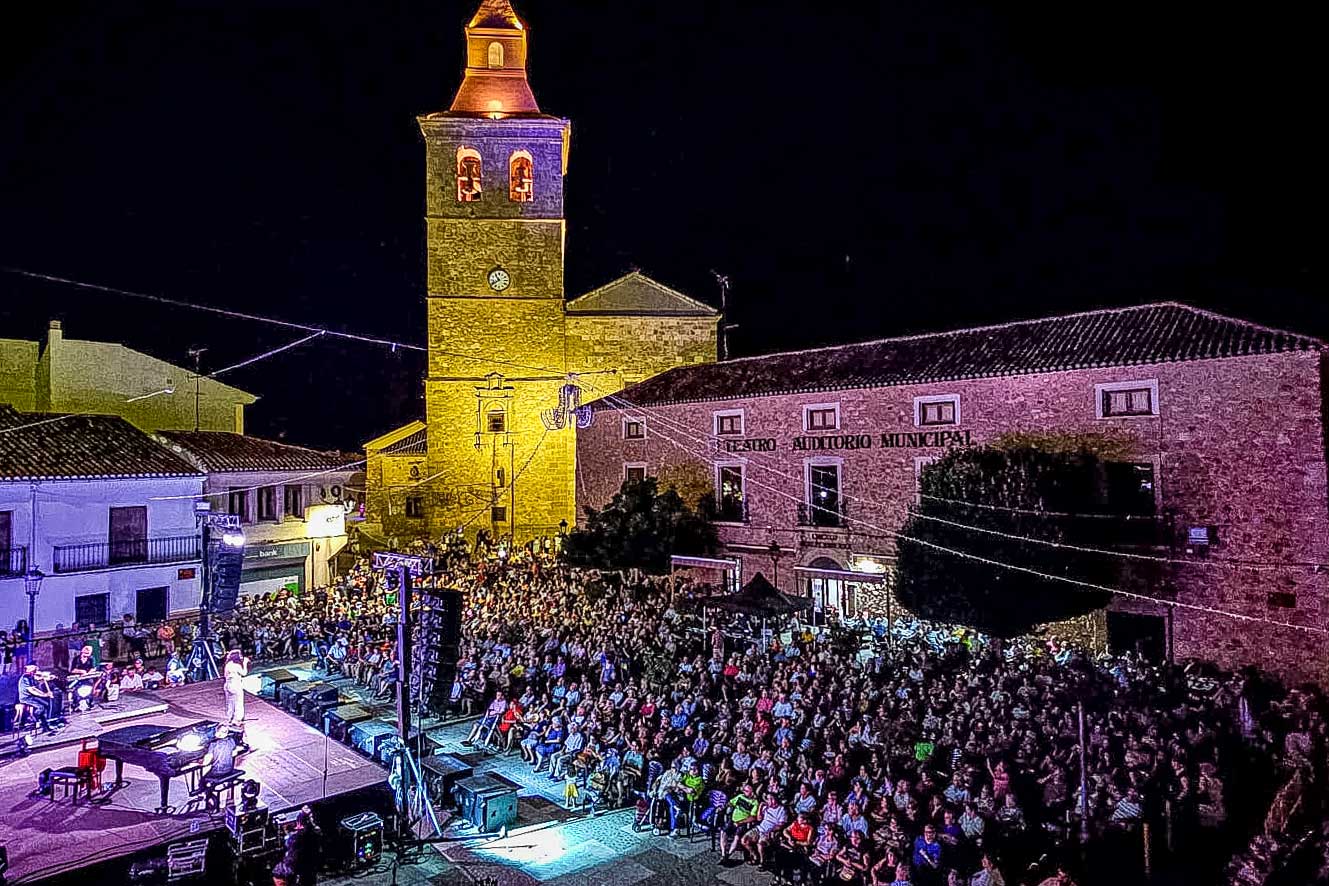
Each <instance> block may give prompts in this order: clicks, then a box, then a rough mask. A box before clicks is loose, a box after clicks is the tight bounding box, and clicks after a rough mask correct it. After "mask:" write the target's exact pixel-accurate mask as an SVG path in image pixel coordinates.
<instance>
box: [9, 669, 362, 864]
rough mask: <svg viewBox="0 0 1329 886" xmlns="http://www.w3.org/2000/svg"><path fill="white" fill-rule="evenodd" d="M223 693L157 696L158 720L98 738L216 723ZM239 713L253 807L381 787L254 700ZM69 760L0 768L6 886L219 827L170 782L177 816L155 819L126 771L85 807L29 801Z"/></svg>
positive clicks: (317, 735) (38, 755)
mask: <svg viewBox="0 0 1329 886" xmlns="http://www.w3.org/2000/svg"><path fill="white" fill-rule="evenodd" d="M221 685H222V684H221V681H220V680H217V681H211V682H208V683H196V684H193V685H191V686H185V687H182V688H180V689H176V690H172V691H170V692H167V693H162V694H160V695H157V696H155V697H156V698H157V699H159V700H160V701H161V702H164V703H165V704H166V706H167V708H166V710H165V712H162V713H152V714H146V715H143V716H139V717H134V718H133V719H121V720H118V721H117V722H114V723H108V724H107V725H106V727H105V729H114V728H118V727H120V726H125V725H130V724H138V723H152V724H160V725H162V726H167V727H173V726H184V725H186V724H189V723H193V722H197V721H199V720H218V719H220V718H221V717H222V716H223V711H224V710H225V704H224V700H223V698H222V689H221ZM245 714H246V716H245V735H246V739H247V740H248V742H249V744H250V746H251V747H252V750H251V751H250V752H249V753H248V754H246V755H244V756H242V757H241V758H239V760H238V766H239V767H240V768H241V769H243V770H244V772H245V775H246V777H249V778H253V779H255V780H257V781H258V782H259V784H260V785H261V786H262V792H261V795H260V801H261V802H262V803H263V804H265V805H266V806H267V807H268V808H269V809H272V810H273V811H283V810H287V809H291V808H294V807H297V806H300V805H301V804H304V803H311V802H315V801H318V800H321V799H323V798H325V797H331V796H336V795H338V794H344V793H348V792H350V791H355V790H359V789H361V788H366V787H370V786H372V785H376V784H381V783H383V782H384V781H385V780H386V778H387V772H386V770H384V769H383V767H381V766H379V765H378V764H376V763H374V762H372V761H370V760H368V759H366V758H365V757H363V756H361V755H360V754H358V753H356V752H355V751H354V750H352V749H351V748H349V747H347V746H345V745H343V744H341V743H339V742H336V741H332V740H330V739H328V738H327V737H326V736H324V735H323V733H322V732H320V731H319V730H317V729H315V728H314V727H312V726H308V725H306V724H304V723H302V722H301V721H299V720H298V719H296V718H295V717H293V716H291V715H290V714H287V713H286V712H284V711H282V710H281V709H280V708H277V707H274V706H272V705H270V704H268V703H267V702H265V701H263V700H262V699H259V698H258V697H256V696H254V695H252V694H247V695H246V698H245ZM103 731H104V730H103ZM77 757H78V749H77V747H74V746H62V747H57V748H48V749H34V751H33V753H32V754H31V755H30V756H27V757H9V758H7V759H5V760H3V761H0V845H4V846H6V847H7V848H8V850H9V873H8V874H7V875H6V876H7V877H8V878H9V879H8V880H6V882H9V883H23V882H30V881H33V880H37V879H40V878H43V877H48V876H51V875H53V874H57V873H60V872H63V871H67V870H71V869H74V868H79V867H82V866H84V865H87V864H91V863H93V862H97V861H102V860H105V859H108V858H114V857H117V856H120V855H128V854H130V853H133V852H136V851H138V850H140V849H144V848H147V847H149V846H152V845H154V844H157V843H162V842H166V841H170V840H173V839H176V838H180V837H188V836H189V835H190V834H191V833H201V832H203V831H208V830H212V829H213V828H214V827H219V826H221V824H222V819H223V817H224V816H223V814H222V813H218V814H217V815H212V816H210V815H208V814H207V813H206V812H204V811H203V810H202V809H201V808H196V807H189V808H188V809H187V810H186V806H187V804H188V802H189V798H188V796H187V788H186V786H185V781H184V779H183V778H175V779H172V780H171V794H170V803H171V804H172V805H173V806H175V807H176V810H177V811H176V812H174V813H168V814H166V815H157V814H156V813H154V812H153V810H154V809H155V808H156V807H157V804H158V803H159V802H160V788H159V787H158V782H157V778H156V776H154V775H152V774H150V773H148V772H146V771H144V770H142V769H140V768H138V767H136V766H125V781H126V784H125V786H124V787H122V788H120V789H119V790H116V791H114V792H112V793H111V794H109V795H105V796H103V797H98V798H96V799H97V801H98V802H97V803H96V804H94V805H89V804H88V802H87V800H86V799H84V800H81V801H80V803H79V805H78V806H74V805H73V804H72V802H71V801H70V800H63V801H60V802H53V801H51V800H49V799H47V798H45V797H35V798H34V797H29V796H28V794H29V793H30V792H31V791H32V790H33V788H35V787H36V785H37V775H38V773H40V772H41V771H42V770H43V769H47V768H58V767H61V766H72V765H74V764H75V762H76V761H77ZM105 777H106V778H107V780H108V783H109V781H110V780H112V779H114V777H115V764H114V763H113V762H112V763H108V764H107V770H106V772H105Z"/></svg>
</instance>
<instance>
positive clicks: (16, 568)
mask: <svg viewBox="0 0 1329 886" xmlns="http://www.w3.org/2000/svg"><path fill="white" fill-rule="evenodd" d="M27 571H28V549H27V548H25V547H24V546H23V545H13V546H12V547H8V548H0V578H13V577H14V576H16V575H22V574H23V573H25V572H27Z"/></svg>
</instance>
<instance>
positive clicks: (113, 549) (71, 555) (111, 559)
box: [52, 535, 199, 573]
mask: <svg viewBox="0 0 1329 886" xmlns="http://www.w3.org/2000/svg"><path fill="white" fill-rule="evenodd" d="M197 559H199V541H198V536H197V535H173V536H167V537H165V538H138V539H132V540H130V541H116V542H92V543H89V544H81V545H56V546H55V551H54V555H53V556H52V565H53V568H54V570H55V571H56V572H59V573H67V572H89V571H91V570H94V569H113V568H115V567H118V566H148V565H161V564H167V563H188V562H190V561H191V560H197Z"/></svg>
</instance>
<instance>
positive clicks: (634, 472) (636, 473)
mask: <svg viewBox="0 0 1329 886" xmlns="http://www.w3.org/2000/svg"><path fill="white" fill-rule="evenodd" d="M645 479H646V465H644V464H629V465H623V482H624V483H640V482H641V481H642V480H645Z"/></svg>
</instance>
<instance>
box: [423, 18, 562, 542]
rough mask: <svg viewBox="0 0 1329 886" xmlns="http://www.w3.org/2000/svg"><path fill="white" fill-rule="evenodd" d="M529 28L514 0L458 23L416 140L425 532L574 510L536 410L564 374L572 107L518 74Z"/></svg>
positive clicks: (548, 521)
mask: <svg viewBox="0 0 1329 886" xmlns="http://www.w3.org/2000/svg"><path fill="white" fill-rule="evenodd" d="M527 46H528V43H527V30H526V27H525V25H524V24H523V23H522V21H521V19H519V18H518V17H517V14H516V12H515V11H514V10H513V8H512V5H511V3H510V2H508V0H483V2H482V3H481V4H480V8H479V10H478V11H477V12H476V13H475V15H474V16H473V17H472V18H471V21H470V23H469V24H468V25H467V26H466V72H465V76H464V79H463V80H462V83H461V87H460V88H459V89H458V90H457V94H456V97H455V98H454V99H453V102H452V105H451V107H450V108H449V109H448V110H446V111H442V112H437V113H432V114H427V115H424V116H422V117H420V118H419V124H420V131H421V133H422V134H423V136H424V142H425V158H426V160H425V185H426V200H425V207H426V208H425V213H426V215H425V225H426V237H427V246H426V250H427V255H426V259H427V265H428V275H427V276H428V294H427V304H428V341H429V364H428V370H427V373H426V378H425V401H426V423H427V426H428V440H429V447H428V459H427V470H428V474H427V480H426V482H425V483H424V484H422V488H423V491H424V493H425V494H424V496H423V497H424V499H425V501H426V514H425V516H426V517H427V519H428V527H429V532H430V534H431V535H434V536H437V534H438V533H440V532H444V531H448V530H451V529H456V528H458V527H459V526H465V527H466V532H467V534H468V535H473V534H474V533H475V531H476V530H477V529H481V528H483V529H486V530H488V531H490V532H491V533H493V534H496V535H500V536H501V535H506V534H508V533H513V534H514V535H516V536H517V537H519V538H521V537H525V536H527V535H529V534H532V533H540V532H551V533H552V532H554V531H557V527H558V524H559V521H560V520H567V521H569V522H571V521H572V520H573V517H574V501H573V470H572V464H573V459H574V457H575V456H574V441H573V436H572V434H568V433H560V432H557V431H546V429H545V426H544V423H543V422H542V421H541V418H540V413H541V412H542V411H544V410H547V409H549V408H550V407H552V406H554V405H556V404H557V402H558V392H559V388H560V386H561V385H562V384H563V383H564V381H565V378H566V371H567V367H566V354H565V351H566V347H565V337H566V334H565V327H564V306H563V298H564V292H563V242H564V236H565V222H564V218H563V176H564V174H565V172H566V171H567V158H568V142H569V137H570V134H571V128H570V124H569V122H568V121H567V120H564V119H561V118H558V117H552V116H549V115H546V114H543V113H541V111H540V108H539V106H538V105H537V104H536V100H535V95H534V94H533V93H532V91H531V87H530V85H529V83H528V82H527V80H526V53H527Z"/></svg>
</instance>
